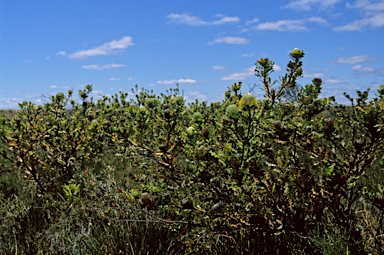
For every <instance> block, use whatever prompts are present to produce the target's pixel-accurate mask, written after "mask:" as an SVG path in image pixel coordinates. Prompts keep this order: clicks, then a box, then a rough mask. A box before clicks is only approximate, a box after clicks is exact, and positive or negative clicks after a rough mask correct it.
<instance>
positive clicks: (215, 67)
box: [212, 66, 225, 70]
mask: <svg viewBox="0 0 384 255" xmlns="http://www.w3.org/2000/svg"><path fill="white" fill-rule="evenodd" d="M212 69H213V70H223V69H225V66H214V67H212Z"/></svg>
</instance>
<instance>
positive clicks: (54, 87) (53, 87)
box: [49, 85, 58, 89]
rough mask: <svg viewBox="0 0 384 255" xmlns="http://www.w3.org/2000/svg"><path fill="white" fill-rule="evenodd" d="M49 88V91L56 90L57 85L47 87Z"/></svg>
mask: <svg viewBox="0 0 384 255" xmlns="http://www.w3.org/2000/svg"><path fill="white" fill-rule="evenodd" d="M49 88H50V89H57V88H58V86H57V85H51V86H49Z"/></svg>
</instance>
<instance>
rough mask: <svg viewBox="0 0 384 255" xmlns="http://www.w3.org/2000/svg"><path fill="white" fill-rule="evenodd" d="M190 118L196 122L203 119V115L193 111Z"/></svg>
mask: <svg viewBox="0 0 384 255" xmlns="http://www.w3.org/2000/svg"><path fill="white" fill-rule="evenodd" d="M192 118H193V119H194V120H195V121H196V122H198V121H201V120H202V119H203V115H202V114H201V113H200V112H195V113H194V114H193V115H192Z"/></svg>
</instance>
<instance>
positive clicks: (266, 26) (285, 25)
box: [251, 17, 330, 31]
mask: <svg viewBox="0 0 384 255" xmlns="http://www.w3.org/2000/svg"><path fill="white" fill-rule="evenodd" d="M313 22H315V23H318V24H321V25H327V26H329V25H330V24H329V23H328V22H327V21H326V20H325V19H323V18H321V17H310V18H306V19H302V20H279V21H276V22H264V23H260V24H258V25H257V26H253V27H251V29H252V30H277V31H307V30H308V29H307V26H306V25H305V24H306V23H313Z"/></svg>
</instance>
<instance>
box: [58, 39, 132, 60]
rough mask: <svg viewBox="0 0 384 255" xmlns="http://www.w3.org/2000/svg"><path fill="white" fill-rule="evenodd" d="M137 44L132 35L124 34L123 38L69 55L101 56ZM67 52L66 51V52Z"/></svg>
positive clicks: (82, 57)
mask: <svg viewBox="0 0 384 255" xmlns="http://www.w3.org/2000/svg"><path fill="white" fill-rule="evenodd" d="M132 45H135V44H134V43H133V42H132V37H130V36H124V37H123V38H122V39H120V40H118V41H116V40H113V41H110V42H107V43H104V44H103V45H101V46H99V47H94V48H92V49H89V50H79V51H76V52H75V53H72V54H69V57H70V58H71V59H76V58H78V59H84V58H87V57H93V56H99V55H110V54H114V53H117V52H119V50H123V49H126V48H128V46H132ZM64 53H65V52H64ZM61 55H63V54H61Z"/></svg>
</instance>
